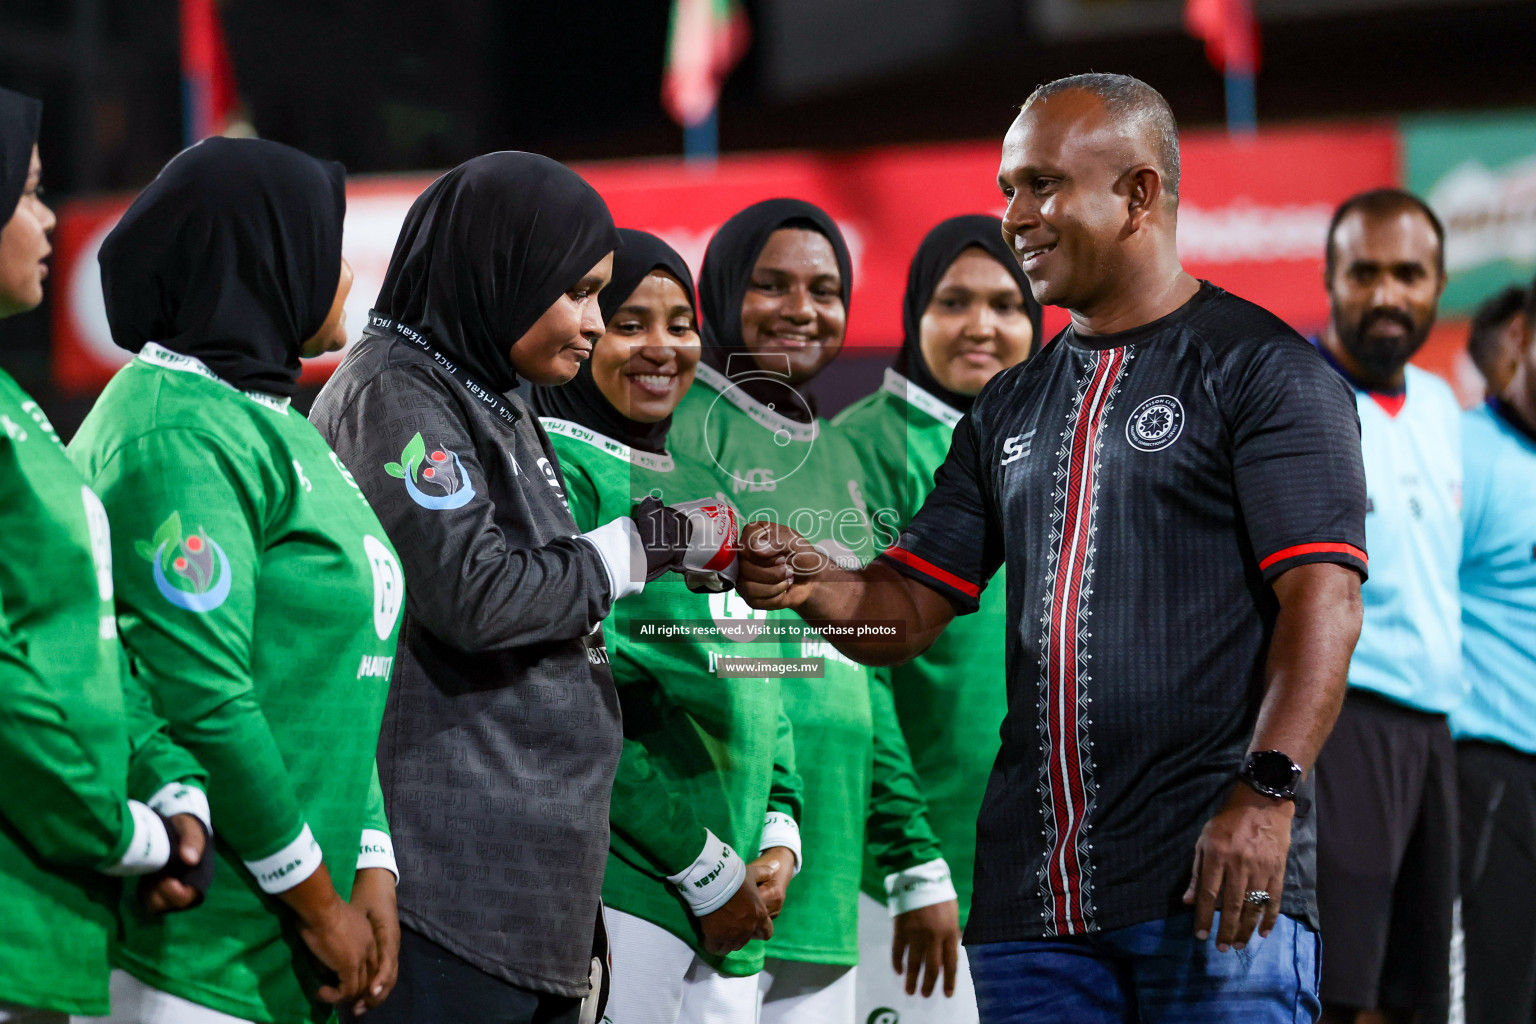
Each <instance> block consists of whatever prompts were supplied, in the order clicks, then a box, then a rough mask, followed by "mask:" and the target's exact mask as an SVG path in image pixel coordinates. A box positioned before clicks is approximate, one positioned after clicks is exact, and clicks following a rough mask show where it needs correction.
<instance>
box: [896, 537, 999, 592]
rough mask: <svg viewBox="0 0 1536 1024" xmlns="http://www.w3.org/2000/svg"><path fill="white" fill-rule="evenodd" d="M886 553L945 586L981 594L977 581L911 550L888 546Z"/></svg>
mask: <svg viewBox="0 0 1536 1024" xmlns="http://www.w3.org/2000/svg"><path fill="white" fill-rule="evenodd" d="M884 554H885V556H886V557H887V558H894V559H895V560H896V561H898V562H900V563H901V564H903V565H906V566H910V567H912V568H913V569H916V570H917V571H918V572H920V573H922V574H923V575H925V576H932V577H933V578H934V579H936V580H938V581H939V582H940V583H942V584H944V585H945V586H949V587H954V588H955V589H956V590H958V591H960V593H962V594H964V595H965V596H966V597H979V596H981V587H979V586H977V585H976V584H975V583H967V582H966V581H965V580H963V579H961V578H960V577H959V576H956V575H955V574H954V573H952V572H950V571H948V570H947V569H941V568H939V567H938V566H936V565H934V564H933V563H932V562H930V561H928V560H927V559H925V558H919V557H917V556H916V555H914V554H913V553H912V552H910V551H903V550H902V549H901V548H895V547H892V548H886V549H885V551H884Z"/></svg>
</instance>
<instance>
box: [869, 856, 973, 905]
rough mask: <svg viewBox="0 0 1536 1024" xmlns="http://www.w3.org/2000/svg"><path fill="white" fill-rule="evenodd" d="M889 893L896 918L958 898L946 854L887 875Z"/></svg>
mask: <svg viewBox="0 0 1536 1024" xmlns="http://www.w3.org/2000/svg"><path fill="white" fill-rule="evenodd" d="M885 895H886V906H888V907H890V909H891V916H892V917H895V916H896V915H897V914H905V913H906V912H907V911H909V910H921V909H922V908H923V907H931V906H933V905H934V904H935V903H943V902H945V901H947V900H952V899H955V898H956V896H955V883H954V882H953V881H951V880H950V877H949V865H948V864H946V863H944V858H943V857H940V858H939V859H938V860H931V861H929V862H928V863H926V864H918V865H917V866H916V867H910V868H907V869H906V870H905V871H897V872H896V873H895V874H890V875H886V876H885Z"/></svg>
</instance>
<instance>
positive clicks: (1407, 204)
mask: <svg viewBox="0 0 1536 1024" xmlns="http://www.w3.org/2000/svg"><path fill="white" fill-rule="evenodd" d="M1404 210H1409V211H1412V212H1414V213H1418V214H1422V215H1423V217H1424V219H1425V220H1427V221H1429V226H1430V227H1432V228H1434V229H1435V241H1436V245H1435V269H1436V270H1437V271H1439V273H1440V276H1441V277H1442V278H1444V277H1445V225H1444V224H1441V223H1440V218H1439V217H1437V216H1435V211H1434V210H1431V209H1430V208H1429V204H1428V203H1426V202H1425V201H1424V200H1422V199H1420V198H1419V197H1418V196H1416V195H1414V194H1413V193H1412V192H1409V191H1408V190H1407V189H1401V188H1373V189H1371V190H1370V191H1369V192H1360V193H1358V194H1356V195H1352V196H1350V197H1349V198H1348V199H1346V200H1344V201H1343V202H1342V203H1340V204H1339V208H1338V209H1337V210H1334V211H1333V220H1331V221H1329V222H1328V237H1327V240H1326V241H1325V242H1324V243H1323V247H1324V254H1323V264H1324V276H1325V278H1326V279H1327V280H1328V281H1330V282H1331V281H1332V280H1333V271H1334V268H1335V267H1336V266H1338V257H1337V256H1336V255H1335V254H1334V251H1333V236H1334V235H1335V234H1337V233H1338V230H1339V225H1340V224H1341V223H1343V221H1344V218H1345V217H1348V216H1349V215H1350V214H1351V213H1354V212H1356V211H1359V212H1360V213H1361V214H1363V215H1365V216H1367V217H1389V216H1391V215H1392V214H1395V213H1402V212H1403V211H1404Z"/></svg>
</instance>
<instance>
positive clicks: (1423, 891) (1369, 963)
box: [1317, 688, 1457, 1021]
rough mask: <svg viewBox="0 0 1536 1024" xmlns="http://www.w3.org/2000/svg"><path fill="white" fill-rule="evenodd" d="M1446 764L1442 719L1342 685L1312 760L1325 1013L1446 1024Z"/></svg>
mask: <svg viewBox="0 0 1536 1024" xmlns="http://www.w3.org/2000/svg"><path fill="white" fill-rule="evenodd" d="M1455 761H1456V755H1455V747H1454V744H1452V742H1451V732H1450V728H1449V726H1447V724H1446V719H1445V716H1444V715H1433V714H1429V713H1426V712H1423V711H1415V710H1413V709H1412V708H1408V707H1405V706H1403V705H1401V704H1397V703H1395V702H1393V701H1389V700H1387V699H1386V698H1384V697H1378V696H1376V695H1374V694H1372V693H1369V692H1367V691H1364V690H1357V689H1353V688H1352V689H1350V691H1349V694H1348V696H1346V697H1345V699H1344V709H1343V711H1342V712H1340V714H1339V721H1338V724H1337V725H1335V726H1334V729H1333V734H1332V735H1331V736H1330V737H1329V738H1328V743H1327V745H1326V746H1325V747H1324V748H1323V752H1322V754H1321V755H1320V756H1319V757H1318V759H1317V903H1318V911H1319V914H1320V916H1321V918H1322V926H1323V927H1322V938H1323V979H1322V986H1321V993H1322V999H1323V1005H1324V1006H1338V1007H1344V1008H1351V1009H1357V1010H1374V1009H1396V1010H1411V1011H1415V1012H1417V1013H1418V1014H1419V1015H1420V1017H1419V1019H1420V1020H1422V1021H1442V1020H1445V1018H1446V1015H1447V1014H1448V1012H1449V1007H1450V956H1451V915H1452V912H1453V909H1452V908H1453V906H1454V903H1455V897H1456V882H1457V880H1456V839H1457V836H1456V818H1457V815H1456V764H1455Z"/></svg>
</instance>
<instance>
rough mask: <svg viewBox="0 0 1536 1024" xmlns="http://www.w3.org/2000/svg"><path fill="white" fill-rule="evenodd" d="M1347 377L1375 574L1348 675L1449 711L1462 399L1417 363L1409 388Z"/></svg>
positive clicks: (1456, 622) (1402, 699) (1454, 658)
mask: <svg viewBox="0 0 1536 1024" xmlns="http://www.w3.org/2000/svg"><path fill="white" fill-rule="evenodd" d="M1319 348H1320V349H1321V346H1319ZM1322 351H1323V354H1324V355H1325V356H1326V355H1327V351H1326V350H1322ZM1329 362H1331V363H1334V366H1335V368H1336V369H1340V372H1341V373H1342V372H1343V371H1342V369H1341V368H1339V367H1338V364H1337V363H1336V362H1334V360H1333V359H1331V358H1330V359H1329ZM1345 377H1346V379H1348V375H1347V374H1345ZM1350 383H1352V384H1355V407H1356V409H1357V410H1358V411H1359V414H1360V450H1361V454H1362V455H1363V456H1364V461H1365V489H1366V496H1367V499H1368V500H1367V504H1366V515H1365V549H1366V550H1367V551H1369V552H1370V553H1371V578H1370V579H1369V580H1367V581H1366V582H1365V584H1364V586H1362V587H1361V589H1360V597H1361V600H1362V602H1363V603H1364V605H1365V622H1364V624H1363V625H1362V627H1361V630H1360V642H1359V643H1358V644H1356V645H1355V653H1354V657H1353V658H1351V659H1350V662H1349V685H1350V686H1358V687H1360V688H1361V689H1363V690H1371V691H1374V692H1376V693H1379V694H1381V695H1382V696H1384V697H1388V698H1390V699H1392V700H1394V701H1397V702H1398V703H1400V704H1404V705H1407V706H1408V707H1411V708H1416V709H1418V710H1420V711H1431V712H1436V713H1440V714H1445V713H1448V712H1449V711H1450V710H1451V709H1452V708H1454V707H1455V706H1456V705H1457V704H1459V703H1460V702H1461V698H1462V695H1463V693H1464V692H1465V689H1466V687H1465V683H1464V680H1463V678H1462V672H1461V602H1460V592H1459V591H1460V587H1459V583H1458V579H1457V570H1458V568H1459V566H1460V562H1461V419H1462V412H1461V407H1460V406H1459V405H1458V404H1457V403H1456V396H1455V395H1454V394H1453V393H1452V392H1451V389H1450V386H1449V385H1447V384H1446V383H1445V382H1444V381H1443V380H1441V379H1440V378H1439V377H1436V376H1435V375H1434V374H1432V373H1429V372H1428V371H1426V370H1421V369H1419V368H1418V367H1416V366H1412V365H1409V366H1408V367H1407V381H1406V391H1405V393H1404V394H1402V395H1383V394H1381V393H1379V392H1373V391H1367V390H1365V389H1363V388H1361V387H1360V386H1359V384H1358V383H1356V382H1355V381H1351V382H1350Z"/></svg>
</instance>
